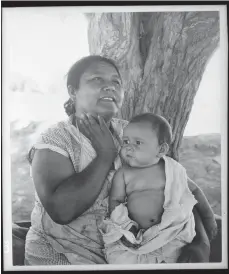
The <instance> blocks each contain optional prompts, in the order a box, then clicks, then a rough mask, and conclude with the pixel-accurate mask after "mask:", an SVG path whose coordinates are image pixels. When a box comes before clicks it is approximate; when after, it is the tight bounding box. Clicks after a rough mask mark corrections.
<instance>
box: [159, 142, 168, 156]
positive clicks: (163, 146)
mask: <svg viewBox="0 0 229 274" xmlns="http://www.w3.org/2000/svg"><path fill="white" fill-rule="evenodd" d="M168 151H169V145H168V144H167V143H163V144H161V145H160V150H159V153H158V157H159V158H161V157H162V156H164V155H166V154H167V153H168Z"/></svg>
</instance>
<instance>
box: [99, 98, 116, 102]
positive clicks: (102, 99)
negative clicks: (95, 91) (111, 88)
mask: <svg viewBox="0 0 229 274" xmlns="http://www.w3.org/2000/svg"><path fill="white" fill-rule="evenodd" d="M99 100H100V101H104V102H113V103H115V102H116V100H115V98H114V97H111V96H104V97H101V98H100V99H99Z"/></svg>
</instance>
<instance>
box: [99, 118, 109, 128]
mask: <svg viewBox="0 0 229 274" xmlns="http://www.w3.org/2000/svg"><path fill="white" fill-rule="evenodd" d="M98 120H99V125H100V128H101V129H102V130H103V131H106V130H109V129H108V127H107V124H106V122H105V120H104V119H103V117H101V116H99V115H98Z"/></svg>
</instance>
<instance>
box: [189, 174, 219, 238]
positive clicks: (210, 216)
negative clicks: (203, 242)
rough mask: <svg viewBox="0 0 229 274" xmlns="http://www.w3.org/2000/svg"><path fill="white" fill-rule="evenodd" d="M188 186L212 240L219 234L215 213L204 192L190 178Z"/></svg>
mask: <svg viewBox="0 0 229 274" xmlns="http://www.w3.org/2000/svg"><path fill="white" fill-rule="evenodd" d="M188 186H189V189H190V190H191V192H192V194H193V195H194V197H195V199H196V200H197V202H198V203H197V204H196V205H195V208H196V209H197V210H198V213H199V214H200V217H201V219H202V221H203V224H204V227H205V229H206V231H207V234H208V237H209V239H210V240H212V239H213V238H214V237H215V236H216V234H217V223H216V221H215V215H214V212H213V210H212V208H211V206H210V204H209V202H208V200H207V198H206V196H205V195H204V193H203V191H202V190H201V189H200V188H199V187H198V186H197V185H196V184H195V183H194V182H193V181H192V180H191V179H190V178H188Z"/></svg>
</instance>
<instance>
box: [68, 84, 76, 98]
mask: <svg viewBox="0 0 229 274" xmlns="http://www.w3.org/2000/svg"><path fill="white" fill-rule="evenodd" d="M68 94H69V97H70V98H71V99H72V101H73V102H75V99H76V89H75V88H74V87H73V86H71V85H69V86H68Z"/></svg>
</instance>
